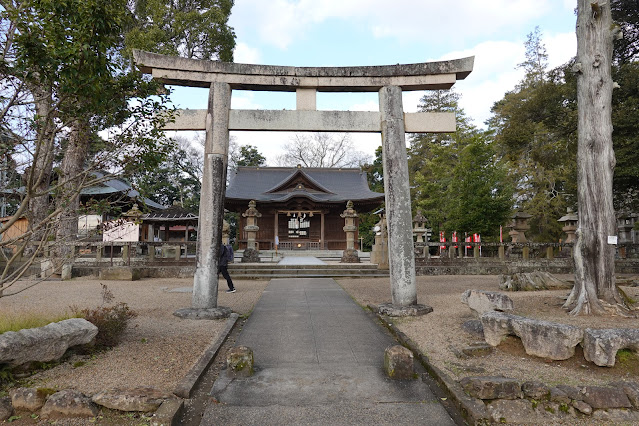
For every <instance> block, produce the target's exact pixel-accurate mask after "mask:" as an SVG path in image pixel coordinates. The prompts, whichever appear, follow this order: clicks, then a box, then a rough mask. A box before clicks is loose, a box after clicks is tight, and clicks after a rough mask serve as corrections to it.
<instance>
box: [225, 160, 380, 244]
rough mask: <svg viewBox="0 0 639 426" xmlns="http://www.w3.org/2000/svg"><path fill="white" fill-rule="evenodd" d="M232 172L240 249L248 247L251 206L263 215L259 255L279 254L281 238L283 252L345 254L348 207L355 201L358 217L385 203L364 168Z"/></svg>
mask: <svg viewBox="0 0 639 426" xmlns="http://www.w3.org/2000/svg"><path fill="white" fill-rule="evenodd" d="M231 173H233V175H232V176H231V177H230V183H229V185H228V187H227V189H226V202H225V208H226V209H227V210H229V211H231V212H236V213H239V214H240V222H239V224H238V243H239V248H240V249H245V248H246V247H247V233H246V231H245V230H244V229H245V226H246V225H247V219H248V218H247V217H245V216H243V215H242V214H243V213H244V212H246V211H247V209H248V208H249V202H251V201H255V208H256V209H257V211H258V212H259V214H260V215H261V216H259V217H258V218H257V226H258V227H259V230H258V232H257V236H256V244H257V247H256V248H257V249H258V250H271V249H274V248H275V241H276V237H278V238H279V247H278V248H279V249H280V250H344V249H346V232H345V231H344V229H343V228H344V224H345V222H344V218H343V217H341V216H340V214H342V213H343V212H344V210H345V209H346V203H347V202H348V201H352V202H353V207H354V209H355V210H356V211H357V212H359V213H365V212H369V211H371V210H373V209H376V208H377V207H379V206H380V204H381V203H382V202H383V201H384V194H383V193H379V192H373V191H371V190H370V188H369V187H368V182H367V180H366V173H365V172H363V171H361V170H360V169H359V168H339V169H338V168H302V167H301V166H297V167H239V168H238V169H237V170H235V171H234V172H231ZM357 224H358V223H357V222H356V225H357ZM355 242H356V243H357V242H358V236H357V234H356V235H355ZM356 248H358V247H357V244H356Z"/></svg>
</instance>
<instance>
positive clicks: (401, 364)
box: [384, 345, 416, 380]
mask: <svg viewBox="0 0 639 426" xmlns="http://www.w3.org/2000/svg"><path fill="white" fill-rule="evenodd" d="M384 372H385V373H386V375H387V376H388V377H390V378H391V379H395V380H412V379H415V378H416V377H415V370H414V368H413V353H412V352H411V351H410V350H409V349H407V348H405V347H403V346H400V345H396V346H389V347H387V348H386V350H385V351H384Z"/></svg>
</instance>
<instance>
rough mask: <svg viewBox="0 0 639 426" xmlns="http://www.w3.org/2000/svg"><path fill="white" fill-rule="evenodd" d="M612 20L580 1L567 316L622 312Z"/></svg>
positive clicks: (592, 0)
mask: <svg viewBox="0 0 639 426" xmlns="http://www.w3.org/2000/svg"><path fill="white" fill-rule="evenodd" d="M613 33H614V32H613V22H612V17H611V13H610V3H609V2H608V1H606V0H579V2H578V13H577V62H576V64H575V69H574V71H575V72H576V73H577V106H578V148H577V178H578V182H577V192H578V206H579V225H578V229H577V242H576V244H575V249H574V262H575V286H574V288H573V290H572V293H571V294H570V296H569V298H568V300H567V301H566V304H565V305H564V307H566V308H568V309H572V310H571V312H570V313H571V314H572V315H589V314H594V315H604V314H614V313H627V312H628V310H627V307H626V306H625V303H624V301H623V299H622V297H621V295H620V293H619V291H618V289H617V286H616V285H615V259H614V254H615V246H614V245H611V244H609V242H608V236H614V235H616V234H617V231H616V228H617V226H616V220H615V211H614V208H613V204H612V176H613V170H614V167H615V154H614V152H613V149H612V118H611V110H612V89H613V81H612V77H611V62H612V45H613V37H614V34H613Z"/></svg>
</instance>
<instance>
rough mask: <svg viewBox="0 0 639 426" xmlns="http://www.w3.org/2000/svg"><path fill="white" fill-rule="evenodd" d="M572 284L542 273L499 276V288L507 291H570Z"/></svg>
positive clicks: (547, 273)
mask: <svg viewBox="0 0 639 426" xmlns="http://www.w3.org/2000/svg"><path fill="white" fill-rule="evenodd" d="M572 287H573V284H571V283H569V282H566V281H561V280H559V279H557V278H555V277H554V276H553V275H552V274H551V273H549V272H544V271H535V272H521V273H516V274H505V275H500V276H499V288H500V289H501V290H509V291H535V290H556V289H571V288H572Z"/></svg>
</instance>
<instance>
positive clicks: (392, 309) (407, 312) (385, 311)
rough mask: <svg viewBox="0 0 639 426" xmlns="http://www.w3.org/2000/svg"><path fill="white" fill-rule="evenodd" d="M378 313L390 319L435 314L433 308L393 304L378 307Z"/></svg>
mask: <svg viewBox="0 0 639 426" xmlns="http://www.w3.org/2000/svg"><path fill="white" fill-rule="evenodd" d="M377 312H379V313H380V314H382V315H387V316H389V317H415V316H420V315H426V314H429V313H431V312H433V308H431V307H430V306H426V305H419V304H416V305H408V306H398V305H394V304H392V303H384V304H382V305H379V306H378V307H377Z"/></svg>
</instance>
